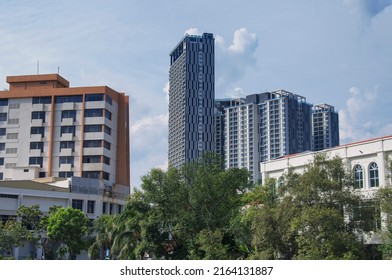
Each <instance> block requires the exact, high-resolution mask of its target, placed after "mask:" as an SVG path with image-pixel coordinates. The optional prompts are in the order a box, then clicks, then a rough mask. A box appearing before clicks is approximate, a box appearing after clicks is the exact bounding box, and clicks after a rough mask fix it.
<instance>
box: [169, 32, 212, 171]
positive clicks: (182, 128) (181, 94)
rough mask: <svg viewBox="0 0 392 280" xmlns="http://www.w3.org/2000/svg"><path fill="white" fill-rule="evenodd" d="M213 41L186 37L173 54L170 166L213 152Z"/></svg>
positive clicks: (170, 96) (171, 59)
mask: <svg viewBox="0 0 392 280" xmlns="http://www.w3.org/2000/svg"><path fill="white" fill-rule="evenodd" d="M214 69H215V67H214V37H213V35H212V34H210V33H204V34H203V35H201V36H194V35H185V36H184V38H183V39H182V40H181V41H180V42H179V43H178V44H177V46H176V47H175V48H174V50H173V51H172V52H171V53H170V71H169V85H170V86H169V164H170V165H172V166H174V167H179V166H180V165H182V164H183V163H185V162H189V161H193V160H195V159H197V158H198V157H199V156H200V155H201V154H202V153H203V152H206V151H213V150H214V147H215V146H214V98H215V93H214V80H215V78H214Z"/></svg>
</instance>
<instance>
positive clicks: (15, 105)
mask: <svg viewBox="0 0 392 280" xmlns="http://www.w3.org/2000/svg"><path fill="white" fill-rule="evenodd" d="M8 107H9V108H10V109H19V108H20V104H19V103H14V104H10V105H9V106H8Z"/></svg>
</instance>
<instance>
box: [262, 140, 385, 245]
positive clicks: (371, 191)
mask: <svg viewBox="0 0 392 280" xmlns="http://www.w3.org/2000/svg"><path fill="white" fill-rule="evenodd" d="M320 152H322V153H326V154H327V156H328V157H329V158H333V157H336V156H338V157H340V158H342V160H343V162H344V163H345V164H346V167H347V170H348V171H349V172H351V173H352V174H353V178H354V188H356V189H358V190H359V191H360V193H361V194H362V195H363V196H364V197H365V198H368V199H369V200H367V201H365V202H363V203H361V204H360V205H358V210H359V211H368V213H369V211H370V212H372V214H371V215H372V216H373V217H374V221H371V222H370V223H369V224H368V225H366V226H365V231H366V232H367V234H366V235H365V238H366V239H367V243H368V244H377V243H380V242H381V239H380V237H379V236H378V235H377V234H376V232H377V231H378V230H380V229H381V228H382V227H384V226H385V223H384V222H383V220H384V215H381V216H380V212H378V211H377V210H376V207H377V206H376V204H375V203H373V202H374V201H373V200H372V198H373V197H374V195H375V193H376V192H377V190H378V189H380V188H382V187H385V186H391V185H392V176H391V175H392V174H391V172H392V170H391V169H390V165H389V167H388V160H392V135H391V136H384V137H380V138H375V139H369V140H364V141H360V142H355V143H350V144H346V145H341V146H338V147H334V148H331V149H327V150H323V151H319V152H307V153H301V154H295V155H289V156H285V157H282V158H279V159H274V160H270V161H267V162H261V163H260V172H261V178H262V183H263V184H265V182H266V181H267V180H268V179H275V180H276V186H277V188H279V186H282V185H283V184H284V180H285V176H284V175H285V174H287V173H288V170H289V168H293V169H294V172H296V173H302V172H304V171H305V170H306V168H307V166H308V165H309V163H311V162H312V161H313V160H314V156H315V154H316V153H320ZM365 208H366V209H365ZM361 209H362V210H361ZM358 213H359V212H358ZM376 213H378V214H376ZM354 216H355V214H354ZM358 218H359V220H360V219H361V218H360V216H358ZM354 219H356V218H355V217H354Z"/></svg>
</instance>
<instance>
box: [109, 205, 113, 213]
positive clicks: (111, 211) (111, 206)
mask: <svg viewBox="0 0 392 280" xmlns="http://www.w3.org/2000/svg"><path fill="white" fill-rule="evenodd" d="M113 206H114V205H113V203H109V214H110V215H112V214H113V208H114V207H113Z"/></svg>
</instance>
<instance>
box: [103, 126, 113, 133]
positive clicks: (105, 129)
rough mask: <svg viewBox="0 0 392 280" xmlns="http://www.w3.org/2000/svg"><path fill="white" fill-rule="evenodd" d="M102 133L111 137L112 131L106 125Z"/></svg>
mask: <svg viewBox="0 0 392 280" xmlns="http://www.w3.org/2000/svg"><path fill="white" fill-rule="evenodd" d="M104 131H105V133H106V134H108V135H112V129H111V128H110V127H108V126H106V125H105V126H104Z"/></svg>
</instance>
